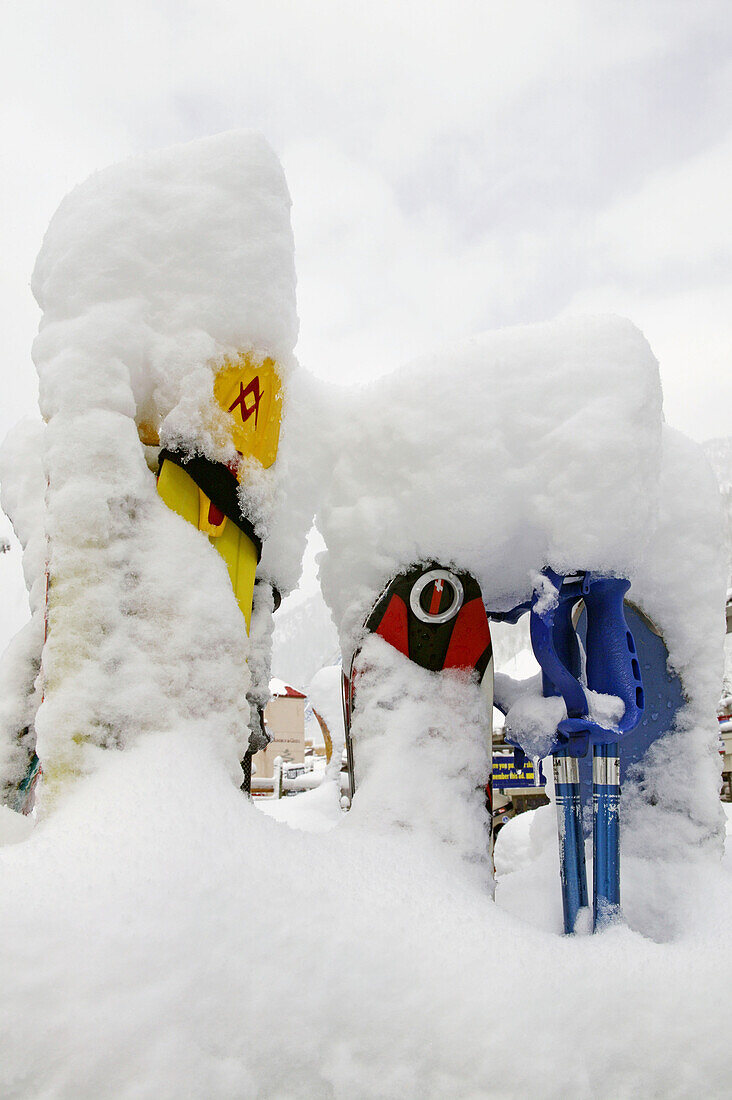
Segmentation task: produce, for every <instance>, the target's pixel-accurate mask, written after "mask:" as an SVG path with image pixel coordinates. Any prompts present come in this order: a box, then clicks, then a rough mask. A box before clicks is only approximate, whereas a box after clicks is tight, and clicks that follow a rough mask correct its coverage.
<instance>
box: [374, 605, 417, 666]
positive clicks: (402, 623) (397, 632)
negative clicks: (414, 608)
mask: <svg viewBox="0 0 732 1100" xmlns="http://www.w3.org/2000/svg"><path fill="white" fill-rule="evenodd" d="M375 633H376V634H378V635H379V636H380V637H381V638H383V639H384V641H385V642H388V643H389V645H391V646H393V647H394V649H398V650H399V652H400V653H403V654H404V656H405V657H408V656H409V627H408V623H407V605H406V604H405V603H404V600H402V599H400V598H399V596H392V598H391V599H390V600H389V606H388V607H387V609H386V611H385V612H384V617H383V618H382V620H381V622H380V623H379V625H378V627H377V628H376V631H375Z"/></svg>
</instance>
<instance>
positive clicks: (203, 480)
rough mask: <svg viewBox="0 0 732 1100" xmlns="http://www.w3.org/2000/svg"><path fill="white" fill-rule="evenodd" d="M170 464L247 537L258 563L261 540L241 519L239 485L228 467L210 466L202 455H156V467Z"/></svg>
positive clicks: (163, 452)
mask: <svg viewBox="0 0 732 1100" xmlns="http://www.w3.org/2000/svg"><path fill="white" fill-rule="evenodd" d="M166 461H167V462H173V463H175V465H176V466H180V467H181V469H183V470H185V472H186V473H187V474H188V476H189V477H190V478H191V480H192V481H193V482H195V484H196V485H197V486H198V488H199V489H200V490H201V492H203V493H205V494H206V496H207V497H208V498H209V500H210V501H211V503H212V504H215V505H216V507H217V508H218V509H219V511H221V512H223V514H224V515H225V516H226V518H227V519H230V520H231V522H232V523H233V524H235V526H236V527H238V528H239V530H240V531H241V532H242V533H243V534H245V535H246V536H247V538H248V539H249V540H250V541H251V543H252V545H253V546H254V549H255V551H256V554H257V563H259V562H260V561H261V560H262V540H261V539H260V537H259V535H257V533H256V531H255V530H254V525H253V523H252V521H251V520H250V519H249V517H248V516H246V515H244V513H243V511H242V509H241V504H240V503H239V482H238V481H237V479H236V476H235V475H234V474H232V472H231V470H230V469H229V468H228V466H224V465H223V464H222V463H221V462H212V461H211V459H209V458H205V457H204V456H203V455H189V454H187V453H186V452H185V451H178V450H170V451H169V450H167V448H163V449H162V450H161V452H160V466H159V469H160V470H162V468H163V463H164V462H166Z"/></svg>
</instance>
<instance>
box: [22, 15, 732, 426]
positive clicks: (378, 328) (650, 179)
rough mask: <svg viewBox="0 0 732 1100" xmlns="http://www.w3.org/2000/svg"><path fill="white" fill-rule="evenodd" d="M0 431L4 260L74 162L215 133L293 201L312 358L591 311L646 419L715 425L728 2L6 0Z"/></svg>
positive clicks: (370, 356)
mask: <svg viewBox="0 0 732 1100" xmlns="http://www.w3.org/2000/svg"><path fill="white" fill-rule="evenodd" d="M2 11H3V36H2V37H3V41H2V45H1V46H0V80H2V83H3V85H4V88H3V95H2V104H1V106H0V111H1V112H2V119H3V140H2V145H1V146H0V148H1V150H2V154H1V155H2V183H1V188H2V190H1V193H0V200H1V203H2V211H3V213H2V218H3V241H2V265H1V271H0V278H1V280H2V282H1V283H0V310H2V325H3V334H4V339H3V353H2V360H1V362H2V367H1V368H0V369H1V370H2V380H3V402H2V408H1V410H0V434H4V432H5V430H7V428H8V427H10V426H11V424H12V423H13V422H14V421H15V420H16V419H17V418H18V417H19V416H21V415H23V414H24V413H31V412H33V408H34V400H35V374H34V371H33V367H32V364H31V360H30V345H31V341H32V339H33V336H34V333H35V329H36V326H37V323H38V312H37V309H36V307H35V304H34V302H33V299H32V297H31V294H30V289H29V281H30V274H31V271H32V267H33V263H34V259H35V256H36V254H37V252H38V249H39V247H40V243H41V239H42V236H43V233H44V231H45V229H46V226H47V224H48V222H49V219H50V217H51V215H52V214H53V212H54V210H55V208H56V207H57V205H58V203H59V202H60V200H61V198H62V197H63V195H64V194H65V193H66V192H67V191H68V190H70V188H71V187H73V186H74V184H76V183H77V182H79V181H81V180H82V179H84V178H85V177H86V176H87V175H89V173H90V172H92V171H94V170H95V169H97V168H100V167H103V166H105V165H106V164H109V163H111V162H113V161H116V160H120V159H122V158H124V157H127V156H129V155H131V154H135V153H139V152H141V151H144V150H148V149H152V148H155V147H158V146H161V145H167V144H170V143H173V142H178V141H185V140H188V139H191V138H195V137H200V136H203V135H206V134H211V133H215V132H218V131H221V130H226V129H230V128H234V127H243V128H247V129H256V130H259V131H261V132H263V133H264V134H265V135H266V136H267V137H268V138H269V140H270V142H271V143H272V145H273V146H274V148H275V149H276V151H277V152H278V154H279V155H280V157H281V159H282V162H283V165H284V168H285V172H286V175H287V178H288V182H289V185H290V191H291V193H292V198H293V204H294V205H293V222H294V229H295V240H296V264H297V271H298V296H299V313H300V319H301V337H300V343H299V346H298V355H299V358H300V360H301V362H302V363H303V364H304V365H305V366H306V367H308V368H309V369H310V370H312V371H313V372H315V373H316V374H319V375H321V376H323V377H328V378H334V379H342V380H344V381H348V380H358V379H365V378H370V377H374V376H375V375H377V374H379V373H382V372H384V371H387V370H390V369H392V368H394V367H395V366H397V365H398V364H399V363H400V362H402V361H404V360H407V359H410V358H413V357H414V356H415V355H418V354H420V353H422V352H423V351H425V350H427V349H429V348H430V347H431V346H433V345H434V344H435V343H443V342H445V341H449V340H451V339H453V338H461V337H463V336H465V335H469V334H471V333H475V332H480V331H483V330H485V329H489V328H494V327H497V326H502V325H510V324H516V323H523V322H531V321H538V320H544V319H547V318H551V317H554V316H556V315H558V314H562V313H567V312H578V311H587V310H591V311H613V312H619V313H623V314H625V315H626V316H628V317H630V318H632V319H633V320H634V321H635V322H636V323H637V324H638V325H639V326H640V327H641V328H642V329H643V330H644V332H645V333H646V336H647V337H648V339H649V341H650V343H651V346H652V347H653V349H654V352H655V354H656V356H657V357H658V359H659V360H660V363H661V371H662V377H663V383H664V393H665V408H666V417H667V419H668V421H669V422H670V423H671V424H673V425H675V426H677V427H680V428H682V429H684V430H686V431H687V432H688V433H689V434H690V435H692V436H694V437H695V438H696V439H699V440H703V439H706V438H708V437H710V436H717V435H727V434H730V432H731V431H732V428H731V427H730V411H729V410H730V409H731V408H732V364H731V362H730V360H731V358H732V356H731V353H730V347H731V346H732V286H731V284H732V274H731V272H732V267H731V262H730V254H731V252H732V232H731V225H732V215H731V214H730V205H731V200H730V196H731V195H732V172H731V168H732V123H731V105H732V3H730V0H679V2H675V0H659V2H655V0H636V2H635V3H633V2H631V0H627V2H625V0H613V2H607V3H599V2H598V3H595V2H587V0H585V2H571V0H551V2H546V0H541V2H534V3H522V2H516V0H513V2H510V3H509V2H505V3H504V2H502V3H492V2H490V0H483V2H467V0H450V2H434V0H423V2H422V3H407V2H403V0H391V2H382V0H372V2H370V3H364V2H359V3H350V2H344V0H339V2H337V3H336V2H333V3H326V2H325V0H323V2H321V3H312V2H308V0H298V2H293V3H289V4H285V3H277V2H272V0H268V2H266V3H265V2H259V3H256V4H255V3H251V2H246V0H244V2H238V3H233V2H230V0H206V2H205V3H198V2H186V0H167V2H166V0H146V2H144V3H140V2H138V0H124V2H115V3H106V2H105V0H93V2H86V0H85V2H81V3H80V2H74V0H56V2H45V3H44V2H41V0H23V2H17V3H16V2H13V0H5V2H4V4H3V8H2Z"/></svg>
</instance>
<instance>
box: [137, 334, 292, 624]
mask: <svg viewBox="0 0 732 1100" xmlns="http://www.w3.org/2000/svg"><path fill="white" fill-rule="evenodd" d="M214 396H215V398H216V401H217V403H218V404H219V406H220V407H221V408H222V409H223V411H224V412H225V413H227V414H228V415H229V419H230V425H229V431H230V433H231V440H232V442H233V444H234V447H235V448H236V450H237V452H238V454H239V455H240V456H241V457H242V458H244V459H249V460H254V461H256V462H258V463H260V464H261V465H262V466H263V467H264V468H265V469H267V468H268V467H270V466H271V465H272V464H273V463H274V461H275V459H276V457H277V448H278V445H279V437H280V423H281V420H282V385H281V382H280V377H279V373H278V371H277V365H276V363H275V362H274V360H273V359H269V358H266V359H264V360H262V361H261V362H259V361H257V360H256V359H255V358H254V357H253V356H251V355H250V354H249V353H243V354H241V355H240V356H239V357H238V358H237V359H235V360H233V361H232V360H231V359H225V360H224V363H223V365H222V367H221V368H220V370H219V371H218V373H217V375H216V378H215V380H214ZM239 469H240V473H239V474H238V477H239V479H240V480H241V478H242V477H246V464H244V467H243V469H242V466H240V467H239ZM236 488H237V481H236V477H235V475H234V474H233V473H232V472H231V470H230V469H229V468H228V467H227V466H224V465H222V464H220V463H213V462H210V461H209V460H208V459H203V458H200V457H199V456H194V457H191V458H188V456H186V455H182V454H181V453H179V452H178V453H171V452H169V451H163V452H162V453H161V464H160V473H159V476H158V492H159V493H160V496H161V497H162V498H163V500H164V501H165V503H166V504H167V505H168V507H169V508H171V509H172V510H173V511H174V512H177V513H178V515H180V516H183V518H184V519H186V520H188V522H189V523H191V524H193V526H194V527H197V528H198V530H199V531H202V532H203V533H204V534H206V535H208V537H209V539H210V540H211V542H212V544H213V545H214V546H215V547H216V549H217V550H218V552H219V554H221V557H222V558H223V559H224V561H225V562H226V566H227V568H228V570H229V577H230V579H231V586H232V588H233V590H234V595H235V596H236V599H237V602H238V604H239V607H240V609H241V612H242V615H243V616H244V620H245V622H246V625H247V633H248V632H249V627H250V623H251V616H252V597H253V593H254V578H255V574H256V570H257V565H258V563H259V559H260V557H261V543H260V542H259V539H258V538H257V536H256V534H255V532H254V529H253V527H252V525H251V523H250V522H249V521H248V520H247V519H246V517H245V516H243V515H242V514H241V509H240V508H239V505H238V498H237V493H236Z"/></svg>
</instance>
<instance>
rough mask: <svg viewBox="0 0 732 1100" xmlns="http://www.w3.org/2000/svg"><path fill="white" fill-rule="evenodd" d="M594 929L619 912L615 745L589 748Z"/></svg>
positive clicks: (617, 776)
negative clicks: (590, 761) (590, 751)
mask: <svg viewBox="0 0 732 1100" xmlns="http://www.w3.org/2000/svg"><path fill="white" fill-rule="evenodd" d="M592 848H593V853H594V859H593V873H592V887H593V889H592V894H593V903H594V920H593V928H594V930H595V931H597V929H598V928H602V927H604V925H606V924H609V923H610V922H611V921H612V920H613V918H614V917H615V916H616V915H617V914H618V913H619V912H620V757H619V756H618V746H617V744H605V745H593V749H592Z"/></svg>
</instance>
